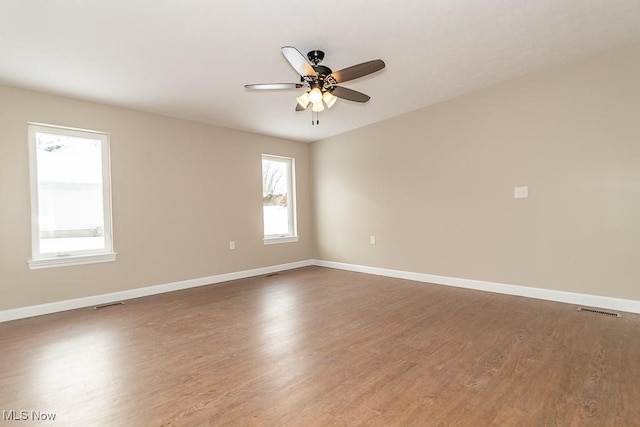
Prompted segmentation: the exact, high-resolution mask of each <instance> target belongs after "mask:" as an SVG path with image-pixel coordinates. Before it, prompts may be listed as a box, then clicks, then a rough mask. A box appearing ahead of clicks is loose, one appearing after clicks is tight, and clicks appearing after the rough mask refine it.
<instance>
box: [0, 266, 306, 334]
mask: <svg viewBox="0 0 640 427" xmlns="http://www.w3.org/2000/svg"><path fill="white" fill-rule="evenodd" d="M310 265H313V260H304V261H298V262H292V263H288V264H280V265H273V266H269V267H262V268H254V269H252V270H244V271H238V272H234V273H226V274H218V275H215V276H209V277H201V278H198V279H190V280H183V281H180V282H173V283H166V284H163V285H155V286H147V287H144V288H136V289H130V290H126V291H120V292H113V293H109V294H102V295H94V296H90V297H84V298H75V299H71V300H65V301H57V302H52V303H48V304H40V305H32V306H29V307H21V308H15V309H11V310H4V311H0V322H8V321H9V320H16V319H24V318H27V317H33V316H40V315H43V314H50V313H57V312H59V311H67V310H73V309H76V308H85V307H93V306H96V305H101V304H109V303H112V302H116V301H125V300H128V299H133V298H140V297H146V296H149V295H156V294H162V293H165V292H172V291H179V290H181V289H188V288H195V287H198V286H206V285H212V284H215V283H221V282H228V281H229V280H236V279H244V278H247V277H254V276H261V275H264V274H270V273H275V272H278V271H284V270H291V269H294V268H300V267H307V266H310Z"/></svg>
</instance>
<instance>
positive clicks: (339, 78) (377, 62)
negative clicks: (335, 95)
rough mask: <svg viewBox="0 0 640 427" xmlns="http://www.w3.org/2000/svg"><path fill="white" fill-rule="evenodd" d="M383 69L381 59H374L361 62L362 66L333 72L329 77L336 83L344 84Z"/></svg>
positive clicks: (353, 66)
mask: <svg viewBox="0 0 640 427" xmlns="http://www.w3.org/2000/svg"><path fill="white" fill-rule="evenodd" d="M384 67H385V64H384V61H383V60H382V59H374V60H373V61H367V62H363V63H362V64H358V65H352V66H351V67H347V68H343V69H342V70H338V71H334V72H333V73H331V74H330V75H329V76H330V77H332V78H333V79H334V80H335V81H336V83H344V82H348V81H349V80H353V79H357V78H360V77H364V76H366V75H369V74H371V73H375V72H376V71H380V70H382V69H383V68H384Z"/></svg>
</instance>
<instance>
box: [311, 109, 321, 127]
mask: <svg viewBox="0 0 640 427" xmlns="http://www.w3.org/2000/svg"><path fill="white" fill-rule="evenodd" d="M314 117H315V118H314ZM319 124H320V120H319V119H318V113H316V112H314V111H311V126H314V125H319Z"/></svg>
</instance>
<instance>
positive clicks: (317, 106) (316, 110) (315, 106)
mask: <svg viewBox="0 0 640 427" xmlns="http://www.w3.org/2000/svg"><path fill="white" fill-rule="evenodd" d="M311 110H312V111H313V112H314V113H319V112H320V111H322V110H324V104H323V103H322V100H321V101H320V102H318V103H317V104H313V107H312V108H311Z"/></svg>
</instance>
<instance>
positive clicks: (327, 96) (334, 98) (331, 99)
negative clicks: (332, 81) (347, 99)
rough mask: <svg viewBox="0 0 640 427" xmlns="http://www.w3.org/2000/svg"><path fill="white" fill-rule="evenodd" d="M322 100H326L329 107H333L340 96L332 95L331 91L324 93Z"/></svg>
mask: <svg viewBox="0 0 640 427" xmlns="http://www.w3.org/2000/svg"><path fill="white" fill-rule="evenodd" d="M322 100H323V101H324V103H325V104H327V108H331V107H333V104H335V103H336V101H337V100H338V97H337V96H334V95H332V94H331V93H329V92H325V93H324V94H323V95H322Z"/></svg>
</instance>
